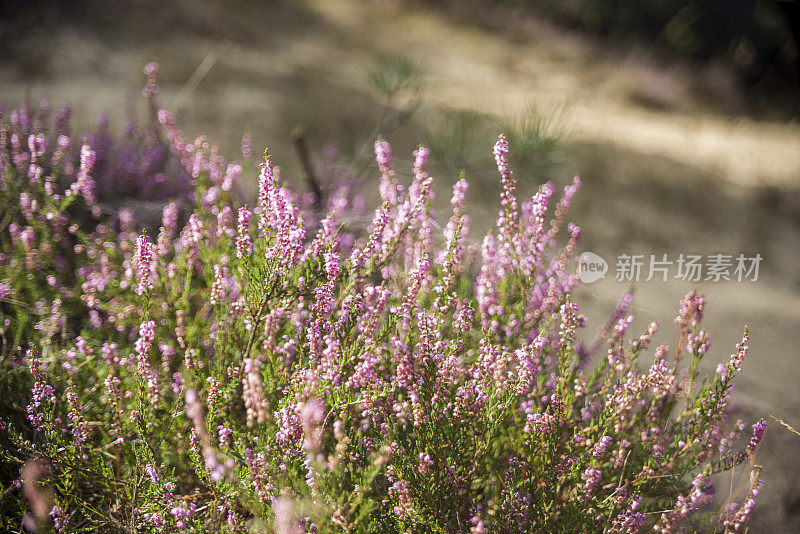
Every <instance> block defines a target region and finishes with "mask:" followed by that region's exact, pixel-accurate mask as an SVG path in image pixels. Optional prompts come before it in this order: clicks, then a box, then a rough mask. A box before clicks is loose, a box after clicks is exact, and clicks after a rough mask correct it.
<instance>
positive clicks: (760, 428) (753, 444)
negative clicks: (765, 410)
mask: <svg viewBox="0 0 800 534" xmlns="http://www.w3.org/2000/svg"><path fill="white" fill-rule="evenodd" d="M766 430H767V422H766V421H765V420H764V419H761V420H760V421H758V422H757V423H755V424H753V436H752V437H751V438H750V443H748V444H747V449H746V453H747V455H748V456H750V457H752V455H753V453H754V452H755V450H756V448H757V447H758V445H759V443H761V440H762V438H763V437H764V432H765V431H766Z"/></svg>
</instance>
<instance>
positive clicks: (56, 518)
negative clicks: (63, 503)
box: [47, 505, 69, 534]
mask: <svg viewBox="0 0 800 534" xmlns="http://www.w3.org/2000/svg"><path fill="white" fill-rule="evenodd" d="M47 515H49V516H50V517H52V518H53V528H54V529H55V530H56V532H58V533H59V534H61V533H64V532H66V531H67V527H68V526H69V520H68V519H67V515H66V513H65V512H64V509H63V508H61V507H60V506H58V505H55V506H53V508H52V509H51V510H50V513H48V514H47Z"/></svg>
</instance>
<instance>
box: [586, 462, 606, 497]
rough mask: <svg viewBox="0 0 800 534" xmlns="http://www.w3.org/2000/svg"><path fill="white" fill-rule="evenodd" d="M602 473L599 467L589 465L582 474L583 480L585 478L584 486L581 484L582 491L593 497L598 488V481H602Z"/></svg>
mask: <svg viewBox="0 0 800 534" xmlns="http://www.w3.org/2000/svg"><path fill="white" fill-rule="evenodd" d="M601 476H602V473H601V472H600V470H599V469H596V468H594V467H587V468H586V470H585V471H584V472H583V473H582V474H581V480H583V486H581V491H583V494H584V495H585V496H586V497H591V496H592V494H593V493H594V490H595V489H596V486H597V483H598V482H600V477H601Z"/></svg>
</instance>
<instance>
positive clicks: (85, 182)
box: [72, 143, 99, 214]
mask: <svg viewBox="0 0 800 534" xmlns="http://www.w3.org/2000/svg"><path fill="white" fill-rule="evenodd" d="M96 159H97V158H96V154H95V152H94V150H92V149H91V147H90V146H89V145H88V144H86V143H84V144H83V146H82V147H81V166H80V170H79V171H78V176H77V180H76V181H75V183H74V184H72V190H73V192H75V193H77V192H80V193H81V195H83V198H84V199H85V200H86V203H87V204H89V205H90V206H92V211H93V212H95V211H97V214H99V209H97V210H96V209H95V208H96V206H95V204H96V203H97V200H96V199H95V196H94V187H95V183H94V180H93V179H92V177H91V175H90V173H91V172H92V168H93V167H94V163H95V161H96Z"/></svg>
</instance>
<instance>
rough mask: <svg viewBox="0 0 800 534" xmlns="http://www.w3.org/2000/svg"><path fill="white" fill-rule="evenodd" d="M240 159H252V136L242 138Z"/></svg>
mask: <svg viewBox="0 0 800 534" xmlns="http://www.w3.org/2000/svg"><path fill="white" fill-rule="evenodd" d="M242 157H243V158H245V159H250V158H251V157H253V136H252V135H250V134H249V133H245V134H244V135H243V136H242Z"/></svg>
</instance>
